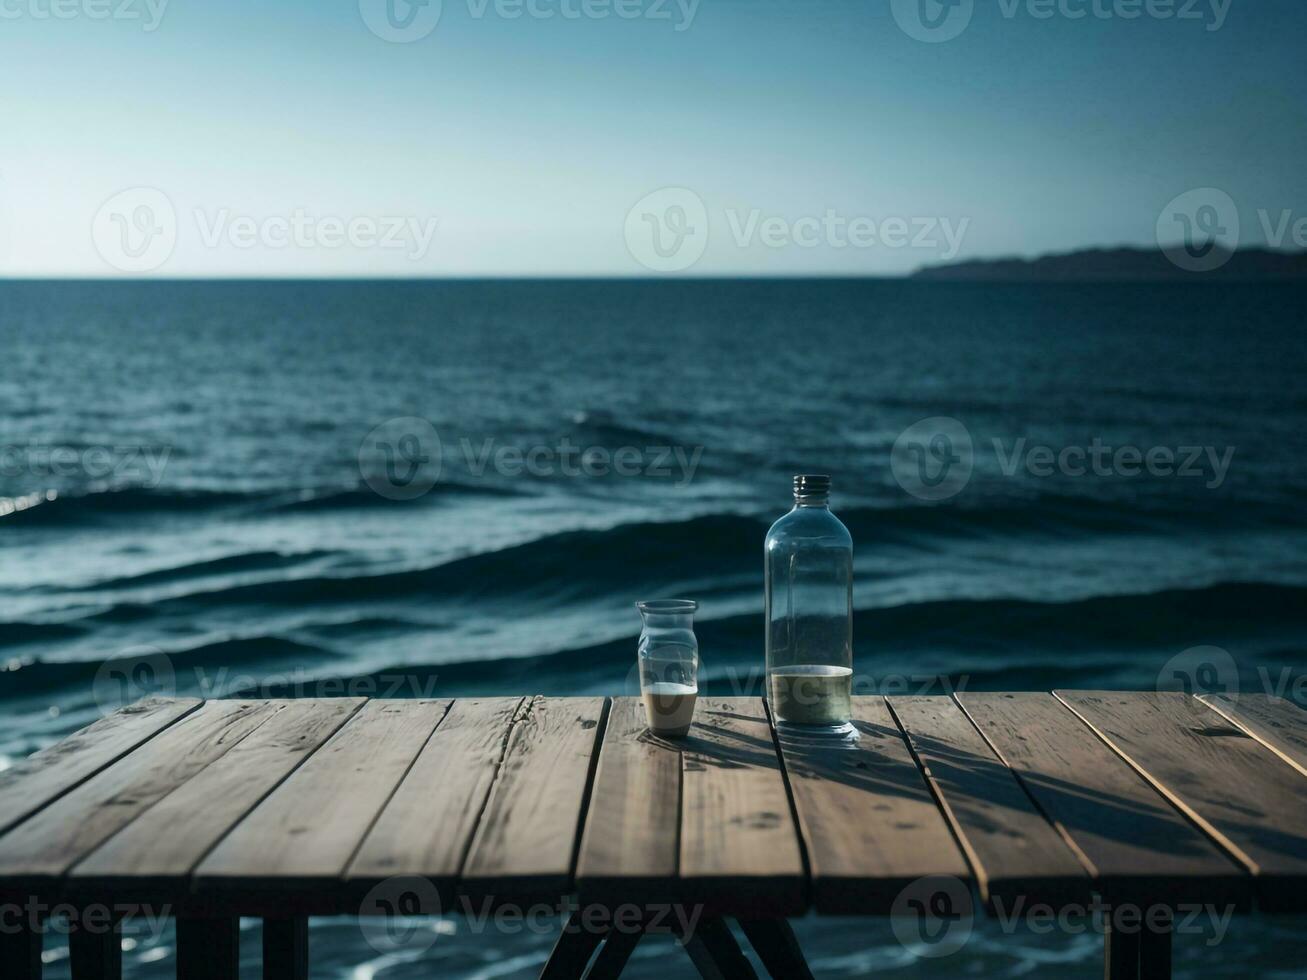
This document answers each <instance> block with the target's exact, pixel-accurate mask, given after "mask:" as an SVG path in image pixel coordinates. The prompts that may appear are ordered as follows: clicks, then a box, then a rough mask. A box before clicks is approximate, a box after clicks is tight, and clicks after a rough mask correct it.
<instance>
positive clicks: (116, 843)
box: [71, 698, 363, 890]
mask: <svg viewBox="0 0 1307 980" xmlns="http://www.w3.org/2000/svg"><path fill="white" fill-rule="evenodd" d="M268 703H269V704H272V705H276V706H277V711H276V713H275V714H274V715H273V716H272V717H271V718H269V719H268V721H267V722H266V723H265V724H263V725H261V726H260V727H259V728H258V729H256V730H255V731H254V732H252V733H251V734H250V735H249V736H248V737H247V738H245V739H244V740H242V741H241V742H240V744H238V745H236V746H235V747H234V748H232V750H231V751H230V752H228V753H227V754H225V755H224V756H223V757H222V758H220V759H218V760H216V761H215V762H214V763H212V764H211V765H210V766H208V767H207V768H206V769H204V770H203V771H202V772H200V773H198V774H197V775H196V776H195V777H194V778H192V779H190V780H188V781H187V782H185V783H183V784H182V785H181V786H179V787H178V788H177V789H176V790H174V791H173V792H172V793H170V794H168V795H167V796H166V797H164V798H163V799H162V800H160V801H159V802H158V803H156V804H155V805H154V806H153V807H151V808H150V809H149V810H147V811H146V812H144V813H142V814H141V815H140V816H139V817H137V818H136V819H135V820H134V821H133V822H132V823H130V824H128V825H127V826H126V827H125V828H124V829H123V830H122V831H121V832H120V833H118V834H116V835H115V836H114V837H111V838H110V839H109V840H108V841H106V842H105V843H104V844H103V845H101V846H100V847H99V848H98V849H97V850H95V851H94V852H92V853H91V854H90V855H88V856H87V857H86V858H85V859H83V860H82V861H81V862H80V863H79V864H78V865H77V866H76V867H74V868H73V870H72V872H71V877H72V878H74V879H76V880H77V881H78V883H79V884H82V885H85V886H87V887H104V888H112V887H123V886H130V887H132V888H135V889H141V888H144V887H151V888H158V889H165V890H168V889H179V888H186V887H188V886H189V876H190V873H191V871H192V870H193V869H194V868H195V866H196V865H197V864H199V862H200V860H201V859H202V858H203V857H204V855H205V854H207V853H208V852H209V850H210V849H211V848H213V846H214V845H215V844H217V843H218V841H220V840H221V839H222V838H223V836H224V835H225V834H226V833H227V832H228V831H229V830H231V828H232V827H234V826H235V825H236V824H237V823H238V822H239V821H240V820H241V818H242V817H244V816H245V815H246V814H247V813H249V812H250V810H252V809H253V808H254V807H255V806H256V805H257V804H258V803H259V802H260V801H261V800H262V799H263V798H264V797H265V796H267V794H268V793H269V792H271V791H272V790H273V789H274V788H275V787H276V786H277V785H278V784H279V783H280V782H281V781H282V780H283V779H285V778H286V777H287V776H288V775H290V773H292V772H293V771H294V770H295V769H296V767H298V766H299V765H300V764H301V763H302V762H303V761H304V759H305V758H307V757H308V756H309V755H310V754H312V752H313V751H314V750H316V749H317V748H318V747H319V746H320V745H321V744H322V743H323V742H324V741H326V739H328V738H329V737H330V736H331V735H332V734H333V733H334V732H335V731H336V730H337V729H338V728H340V726H341V725H342V724H344V722H345V721H346V719H348V718H349V717H350V716H351V715H352V714H354V712H355V711H357V710H358V709H359V707H360V706H361V705H362V704H363V699H362V698H338V699H337V698H331V699H324V700H301V701H274V702H268Z"/></svg>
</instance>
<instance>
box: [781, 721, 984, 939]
mask: <svg viewBox="0 0 1307 980" xmlns="http://www.w3.org/2000/svg"><path fill="white" fill-rule="evenodd" d="M853 715H854V717H853V725H854V727H855V728H857V730H858V739H857V741H856V742H853V743H847V744H840V745H826V744H822V743H821V742H819V741H811V740H808V741H800V740H792V739H790V738H787V737H782V738H781V739H780V748H781V757H782V758H783V759H784V762H785V771H786V774H787V776H788V777H789V785H790V792H791V793H792V794H793V796H794V806H795V810H796V812H797V813H798V817H799V828H800V830H801V831H802V833H803V840H804V843H805V844H806V845H807V850H808V862H809V865H810V866H811V871H812V900H813V905H814V906H816V908H817V910H818V911H819V912H825V913H829V914H833V915H840V914H860V913H861V914H879V913H884V912H888V911H889V910H890V908H891V907H892V905H893V903H894V900H895V898H897V897H898V895H899V893H900V892H901V891H902V890H903V889H904V888H905V887H907V886H908V885H909V884H911V883H912V882H914V881H916V880H917V879H918V878H921V877H924V876H926V875H948V876H952V877H955V878H957V879H959V880H961V881H969V880H970V878H971V873H970V871H969V869H968V867H967V863H966V860H965V859H964V858H963V856H962V853H961V851H959V849H958V845H957V842H956V841H955V840H954V839H953V834H952V832H951V831H950V830H949V826H948V823H947V822H946V821H945V819H944V816H943V814H942V813H941V812H940V810H939V807H938V806H937V805H936V803H935V800H934V798H933V797H932V796H931V793H930V789H929V788H928V787H927V785H926V781H925V779H924V778H923V776H922V773H921V770H920V769H919V768H918V767H917V763H916V762H915V761H914V760H913V758H912V753H911V752H910V751H909V750H908V744H907V742H906V740H905V739H904V737H903V733H902V732H900V731H899V728H898V725H897V724H895V722H894V719H893V717H892V716H891V715H890V711H889V707H888V705H887V704H886V703H885V699H884V698H883V697H879V696H876V697H857V698H854V699H853Z"/></svg>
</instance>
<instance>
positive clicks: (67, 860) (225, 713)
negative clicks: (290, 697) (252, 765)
mask: <svg viewBox="0 0 1307 980" xmlns="http://www.w3.org/2000/svg"><path fill="white" fill-rule="evenodd" d="M280 708H281V704H279V703H275V702H262V701H208V702H206V703H205V704H204V705H202V706H201V707H200V708H198V709H197V710H196V711H194V712H193V713H191V714H190V715H188V716H187V717H186V718H184V719H183V720H181V721H179V722H178V723H177V724H175V725H172V726H171V727H169V728H166V729H164V730H163V731H162V732H161V733H159V734H158V735H156V736H155V737H154V738H152V739H150V740H149V741H148V742H146V743H145V744H144V745H142V746H141V747H140V748H138V749H137V750H136V751H134V752H132V753H131V754H130V755H129V756H127V757H126V758H125V759H123V760H121V761H120V762H119V763H118V764H116V765H114V766H111V767H110V768H108V769H106V770H103V771H102V772H100V773H99V774H98V775H96V776H93V777H92V778H90V779H89V780H87V781H86V782H85V783H83V784H82V785H80V786H79V787H78V788H77V789H74V790H72V791H71V792H69V793H67V794H65V795H64V796H62V797H60V798H59V799H58V800H56V801H55V802H54V803H52V804H50V805H49V806H47V807H46V808H45V809H44V810H42V811H41V812H40V813H39V814H37V815H36V816H35V817H33V818H31V819H29V820H27V821H25V822H24V823H21V824H19V825H18V826H17V827H15V828H14V829H13V830H11V831H9V832H8V833H7V834H5V835H4V836H3V837H0V876H3V877H5V878H6V879H8V880H9V883H10V884H12V883H13V882H14V881H15V880H19V881H23V882H25V883H30V884H32V885H33V886H45V885H48V884H50V883H51V881H53V880H54V879H56V878H58V877H60V876H62V875H63V873H64V872H65V871H66V870H67V869H68V868H70V867H71V866H72V865H74V864H76V863H77V862H78V861H79V860H80V859H81V858H82V857H84V856H85V855H86V854H88V853H89V852H90V851H91V850H93V849H94V848H96V847H99V846H100V845H101V844H102V843H104V842H105V841H106V840H108V839H109V838H110V837H111V836H112V835H113V834H116V833H117V832H118V831H120V830H122V828H123V827H125V826H127V825H128V824H129V823H131V821H132V820H134V819H135V818H136V817H137V816H139V815H140V814H142V813H144V812H145V811H147V810H148V809H149V808H150V807H151V806H153V805H154V804H155V803H157V802H158V801H159V800H161V799H163V798H164V797H165V796H167V795H168V794H169V793H171V792H172V791H173V790H175V789H176V788H177V787H178V786H180V785H182V784H183V783H185V782H186V781H187V780H188V779H190V778H192V777H193V776H195V775H196V774H197V773H199V772H201V771H202V770H203V769H204V768H205V767H207V766H208V765H210V764H211V763H213V762H214V761H215V760H217V759H219V758H221V757H222V756H223V755H225V754H226V753H227V752H228V751H230V750H231V749H232V747H233V746H235V745H237V744H239V743H240V741H241V740H242V739H244V738H245V737H246V736H248V735H249V734H250V733H251V732H253V731H255V730H256V729H257V728H258V727H259V726H260V725H262V724H264V723H265V722H266V721H267V720H268V719H269V718H271V717H272V716H273V715H274V714H276V712H277V711H278V710H279V709H280Z"/></svg>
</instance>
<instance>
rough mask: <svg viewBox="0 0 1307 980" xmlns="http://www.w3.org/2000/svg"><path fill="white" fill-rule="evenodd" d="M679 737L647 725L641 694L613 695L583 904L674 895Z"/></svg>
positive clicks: (584, 852) (584, 862) (580, 872)
mask: <svg viewBox="0 0 1307 980" xmlns="http://www.w3.org/2000/svg"><path fill="white" fill-rule="evenodd" d="M680 741H681V740H679V739H666V738H660V737H659V736H657V735H654V734H653V733H652V732H650V731H649V730H648V726H647V723H646V719H645V712H644V704H643V703H642V701H641V699H640V698H631V697H627V698H614V699H613V703H612V706H611V708H610V709H609V713H608V724H607V725H606V726H605V730H604V740H603V745H602V747H601V749H600V753H599V766H598V769H597V770H596V772H595V784H594V792H593V793H592V794H591V798H590V809H589V812H588V813H587V814H586V823H585V832H584V834H583V835H582V838H581V851H580V856H579V858H578V861H577V869H576V879H577V880H576V886H577V892H578V897H579V899H580V902H581V904H582V905H588V904H591V903H599V904H606V905H613V904H616V903H620V902H637V903H652V902H667V901H672V900H674V899H675V897H676V870H677V864H678V849H679V840H680V822H681V749H680V744H679V742H680Z"/></svg>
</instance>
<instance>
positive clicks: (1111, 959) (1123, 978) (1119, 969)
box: [1103, 923, 1152, 980]
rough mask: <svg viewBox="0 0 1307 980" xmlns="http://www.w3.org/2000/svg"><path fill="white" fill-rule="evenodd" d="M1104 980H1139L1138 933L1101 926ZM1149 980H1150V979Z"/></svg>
mask: <svg viewBox="0 0 1307 980" xmlns="http://www.w3.org/2000/svg"><path fill="white" fill-rule="evenodd" d="M1103 978H1104V980H1139V932H1138V931H1135V932H1121V931H1120V930H1114V929H1113V928H1112V926H1111V925H1110V924H1108V923H1104V925H1103ZM1149 980H1152V978H1151V977H1150V978H1149Z"/></svg>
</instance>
